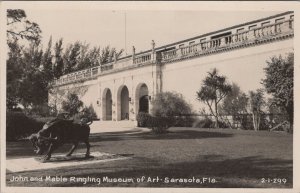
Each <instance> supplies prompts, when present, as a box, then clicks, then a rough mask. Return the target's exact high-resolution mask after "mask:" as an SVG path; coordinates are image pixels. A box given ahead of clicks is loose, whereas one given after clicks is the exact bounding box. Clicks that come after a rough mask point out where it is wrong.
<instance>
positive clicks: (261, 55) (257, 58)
mask: <svg viewBox="0 0 300 193" xmlns="http://www.w3.org/2000/svg"><path fill="white" fill-rule="evenodd" d="M292 51H293V39H287V40H284V41H278V42H272V43H269V44H262V45H259V46H253V47H247V48H242V49H236V50H233V51H231V50H230V51H227V52H223V53H217V54H212V55H208V56H203V57H198V58H194V59H188V60H182V61H178V62H173V63H167V64H165V65H163V66H162V90H163V91H176V92H179V93H181V94H183V96H184V97H185V99H186V100H187V102H189V103H190V104H192V106H193V109H194V110H195V111H196V112H198V111H199V110H200V108H203V107H206V106H205V104H203V103H201V102H199V101H198V100H197V99H196V98H197V95H196V92H197V91H198V90H199V89H200V87H201V84H202V81H203V79H204V78H205V77H206V76H207V72H208V71H211V70H212V69H213V68H217V69H218V70H219V73H220V74H222V75H225V76H226V77H227V78H228V81H229V82H235V83H237V84H238V85H239V86H240V88H241V90H243V91H244V92H246V93H248V92H249V91H250V90H256V89H258V88H262V84H261V83H260V82H261V80H262V79H263V78H264V70H263V68H264V67H266V65H267V64H266V61H267V60H269V59H270V58H271V57H272V56H279V55H280V54H281V55H282V56H284V55H285V54H286V53H288V52H292Z"/></svg>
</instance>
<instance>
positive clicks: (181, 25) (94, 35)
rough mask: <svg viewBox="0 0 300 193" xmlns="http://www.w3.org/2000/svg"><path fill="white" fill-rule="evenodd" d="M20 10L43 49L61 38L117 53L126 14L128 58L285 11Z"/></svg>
mask: <svg viewBox="0 0 300 193" xmlns="http://www.w3.org/2000/svg"><path fill="white" fill-rule="evenodd" d="M24 10H25V12H26V14H27V17H28V19H30V20H31V21H35V22H36V23H38V24H39V25H40V28H41V30H42V34H41V35H42V42H43V45H47V42H48V41H49V38H50V36H51V35H52V38H53V40H54V41H56V40H58V39H59V38H63V40H64V45H66V44H68V43H72V42H75V41H77V40H79V41H82V42H84V41H85V42H86V43H89V44H90V45H91V46H101V47H104V46H106V45H110V46H112V47H116V48H118V49H121V48H125V12H126V24H127V25H126V34H127V35H126V42H127V46H126V47H127V53H128V54H131V52H132V46H133V45H134V46H135V48H136V52H140V51H145V50H148V49H150V48H151V40H154V41H155V43H156V46H157V47H159V46H162V45H165V44H169V43H173V42H176V41H180V40H183V39H186V38H191V37H194V36H198V35H201V34H204V33H208V32H212V31H215V30H220V29H223V28H226V27H230V26H233V25H236V24H240V23H244V22H248V21H252V20H255V19H260V18H262V17H267V16H271V15H274V14H277V13H281V12H284V11H285V10H284V11H234V12H232V11H180V10H178V11H147V10H145V11H134V10H124V11H120V10H118V11H114V10H95V9H92V10H89V9H78V10H76V9H75V10H74V9H73V10H69V9H66V10H64V9H24ZM286 11H288V10H286Z"/></svg>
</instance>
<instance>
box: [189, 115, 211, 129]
mask: <svg viewBox="0 0 300 193" xmlns="http://www.w3.org/2000/svg"><path fill="white" fill-rule="evenodd" d="M193 127H196V128H214V122H213V121H212V120H211V119H210V118H208V117H205V118H204V119H198V120H196V121H195V122H194V123H193Z"/></svg>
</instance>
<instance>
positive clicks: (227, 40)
mask: <svg viewBox="0 0 300 193" xmlns="http://www.w3.org/2000/svg"><path fill="white" fill-rule="evenodd" d="M293 30H294V20H293V19H290V20H287V21H282V22H279V23H275V24H270V25H266V26H262V27H258V28H254V29H251V30H248V31H243V32H239V33H236V34H232V35H228V36H224V37H221V38H217V39H212V40H208V41H205V42H201V43H198V44H193V45H189V46H187V47H183V48H178V49H173V50H169V51H165V52H162V53H161V56H160V55H159V57H158V58H156V56H155V54H153V53H152V51H149V52H147V53H143V54H137V55H134V56H133V57H126V58H123V59H121V60H118V61H114V62H110V63H107V64H104V65H102V66H101V67H100V66H97V67H92V68H89V69H85V70H81V71H77V72H73V73H70V74H67V75H64V76H62V77H60V78H59V79H57V80H55V81H54V84H55V85H63V84H68V83H73V82H77V81H84V80H88V79H91V78H95V77H97V76H99V75H100V74H102V73H104V72H107V71H111V70H117V69H124V68H127V67H130V66H139V65H143V64H147V63H151V62H157V61H156V60H159V61H158V62H169V61H172V60H177V59H181V58H185V57H189V56H195V55H200V54H205V53H207V52H210V51H216V50H222V49H224V48H228V47H235V46H238V45H243V44H247V43H254V42H257V41H260V40H266V39H271V38H273V37H279V36H280V35H284V34H293Z"/></svg>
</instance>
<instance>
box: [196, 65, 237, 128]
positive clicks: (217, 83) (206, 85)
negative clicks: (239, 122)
mask: <svg viewBox="0 0 300 193" xmlns="http://www.w3.org/2000/svg"><path fill="white" fill-rule="evenodd" d="M230 91H231V85H229V84H228V83H227V81H226V77H225V76H222V75H219V74H218V71H217V69H216V68H214V69H213V70H212V71H211V72H208V76H207V77H206V78H205V79H204V80H203V83H202V87H201V88H200V90H199V91H198V92H197V99H198V100H199V101H202V102H204V103H205V104H206V105H207V106H208V107H209V110H210V112H211V114H212V115H213V116H214V117H215V120H216V127H217V128H219V112H218V104H219V103H220V102H221V100H222V99H224V98H225V97H226V96H227V95H228V93H230ZM213 107H214V108H213Z"/></svg>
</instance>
